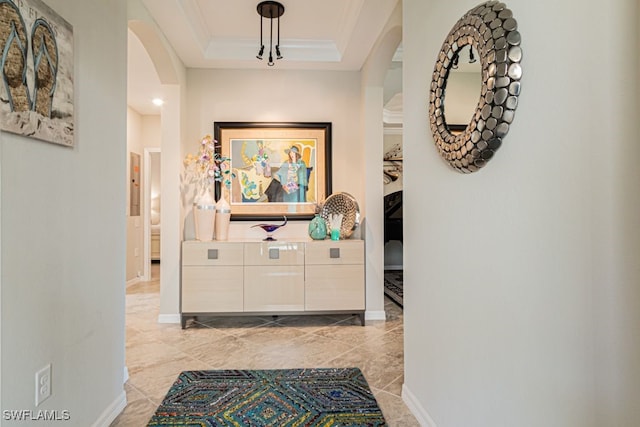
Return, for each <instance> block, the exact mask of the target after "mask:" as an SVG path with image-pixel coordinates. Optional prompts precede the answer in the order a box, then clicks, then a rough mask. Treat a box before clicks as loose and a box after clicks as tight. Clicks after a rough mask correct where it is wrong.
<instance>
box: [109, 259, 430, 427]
mask: <svg viewBox="0 0 640 427" xmlns="http://www.w3.org/2000/svg"><path fill="white" fill-rule="evenodd" d="M159 304H160V294H159V265H158V264H153V265H152V280H151V281H150V282H141V283H138V284H135V285H131V286H129V287H128V288H127V295H126V313H127V314H126V362H127V368H128V369H129V380H128V381H127V383H126V384H125V390H126V392H127V402H128V405H127V407H126V408H125V410H124V411H123V412H122V413H121V414H120V415H119V416H118V418H116V420H115V421H114V422H113V423H112V424H111V426H112V427H116V426H117V427H122V426H127V427H129V426H131V427H138V426H146V425H147V421H148V420H149V418H150V417H151V415H152V414H153V413H154V411H155V409H156V407H157V406H158V405H159V404H160V402H161V401H162V398H163V397H164V395H165V394H166V392H167V391H168V389H169V387H170V386H171V384H172V383H173V381H174V380H175V379H176V377H177V376H178V374H179V373H180V372H181V371H184V370H197V369H278V368H311V367H313V368H319V367H351V366H357V367H359V368H360V369H361V370H362V372H363V373H364V375H365V377H366V379H367V381H368V382H369V385H370V386H371V389H372V391H373V393H374V395H375V397H376V400H377V401H378V404H379V405H380V408H381V409H382V412H383V413H384V416H385V418H386V420H387V422H388V424H389V426H392V427H393V426H398V427H400V426H401V427H410V426H418V425H419V424H418V422H417V421H416V419H415V418H414V417H413V415H412V414H411V412H409V410H408V409H407V407H406V405H405V404H404V402H403V401H402V399H401V397H400V392H401V388H402V383H403V323H402V309H401V308H400V307H398V306H397V305H395V304H394V303H393V302H391V300H389V299H386V303H385V311H386V313H387V321H386V322H367V325H366V326H365V327H362V326H360V323H359V320H358V318H357V317H353V316H349V315H334V316H285V317H277V318H273V317H271V316H264V317H218V318H199V319H198V321H197V322H194V321H191V320H189V321H188V322H187V328H186V329H184V330H183V329H181V328H180V326H179V325H166V324H158V323H157V318H158V308H159Z"/></svg>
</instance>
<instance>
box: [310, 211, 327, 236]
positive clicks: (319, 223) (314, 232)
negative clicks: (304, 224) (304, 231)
mask: <svg viewBox="0 0 640 427" xmlns="http://www.w3.org/2000/svg"><path fill="white" fill-rule="evenodd" d="M309 236H310V237H311V238H312V239H313V240H324V238H325V237H327V224H326V223H325V222H324V218H322V217H321V216H320V215H317V214H316V216H315V217H314V218H313V219H312V220H311V222H310V223H309Z"/></svg>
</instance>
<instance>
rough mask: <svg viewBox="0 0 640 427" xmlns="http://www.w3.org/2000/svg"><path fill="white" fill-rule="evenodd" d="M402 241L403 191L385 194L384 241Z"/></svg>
mask: <svg viewBox="0 0 640 427" xmlns="http://www.w3.org/2000/svg"><path fill="white" fill-rule="evenodd" d="M390 240H399V241H401V242H402V191H396V192H395V193H390V194H387V195H386V196H384V243H387V242H389V241H390Z"/></svg>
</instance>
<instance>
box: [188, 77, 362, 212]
mask: <svg viewBox="0 0 640 427" xmlns="http://www.w3.org/2000/svg"><path fill="white" fill-rule="evenodd" d="M274 68H275V67H274ZM188 82H189V83H188V86H189V87H188V94H187V98H188V114H187V116H188V119H187V120H188V124H187V128H188V139H187V140H186V141H184V149H185V152H192V153H195V152H196V150H197V149H198V142H199V140H200V138H201V137H202V136H203V135H204V134H206V133H209V134H213V122H214V121H253V122H332V133H333V140H332V147H331V148H332V171H333V183H332V190H333V192H337V191H346V192H348V193H351V194H352V195H353V196H355V197H356V199H358V200H362V199H363V197H364V183H363V182H362V174H361V173H360V172H359V171H358V168H357V165H360V164H362V161H361V160H360V157H361V156H356V155H354V151H355V150H354V146H357V145H358V144H360V139H361V138H360V129H359V124H360V120H361V117H360V116H361V107H360V103H359V101H360V95H359V94H360V73H358V72H320V71H316V72H314V71H287V70H271V69H270V70H201V69H190V70H189V72H188ZM354 166H355V167H354Z"/></svg>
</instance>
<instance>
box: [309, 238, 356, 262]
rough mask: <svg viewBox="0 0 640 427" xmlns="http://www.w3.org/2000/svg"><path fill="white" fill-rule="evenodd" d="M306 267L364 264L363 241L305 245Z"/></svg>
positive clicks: (325, 241) (325, 242)
mask: <svg viewBox="0 0 640 427" xmlns="http://www.w3.org/2000/svg"><path fill="white" fill-rule="evenodd" d="M305 262H306V264H307V265H340V264H364V241H363V240H343V241H337V242H335V241H331V240H323V241H319V242H309V243H306V244H305Z"/></svg>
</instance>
